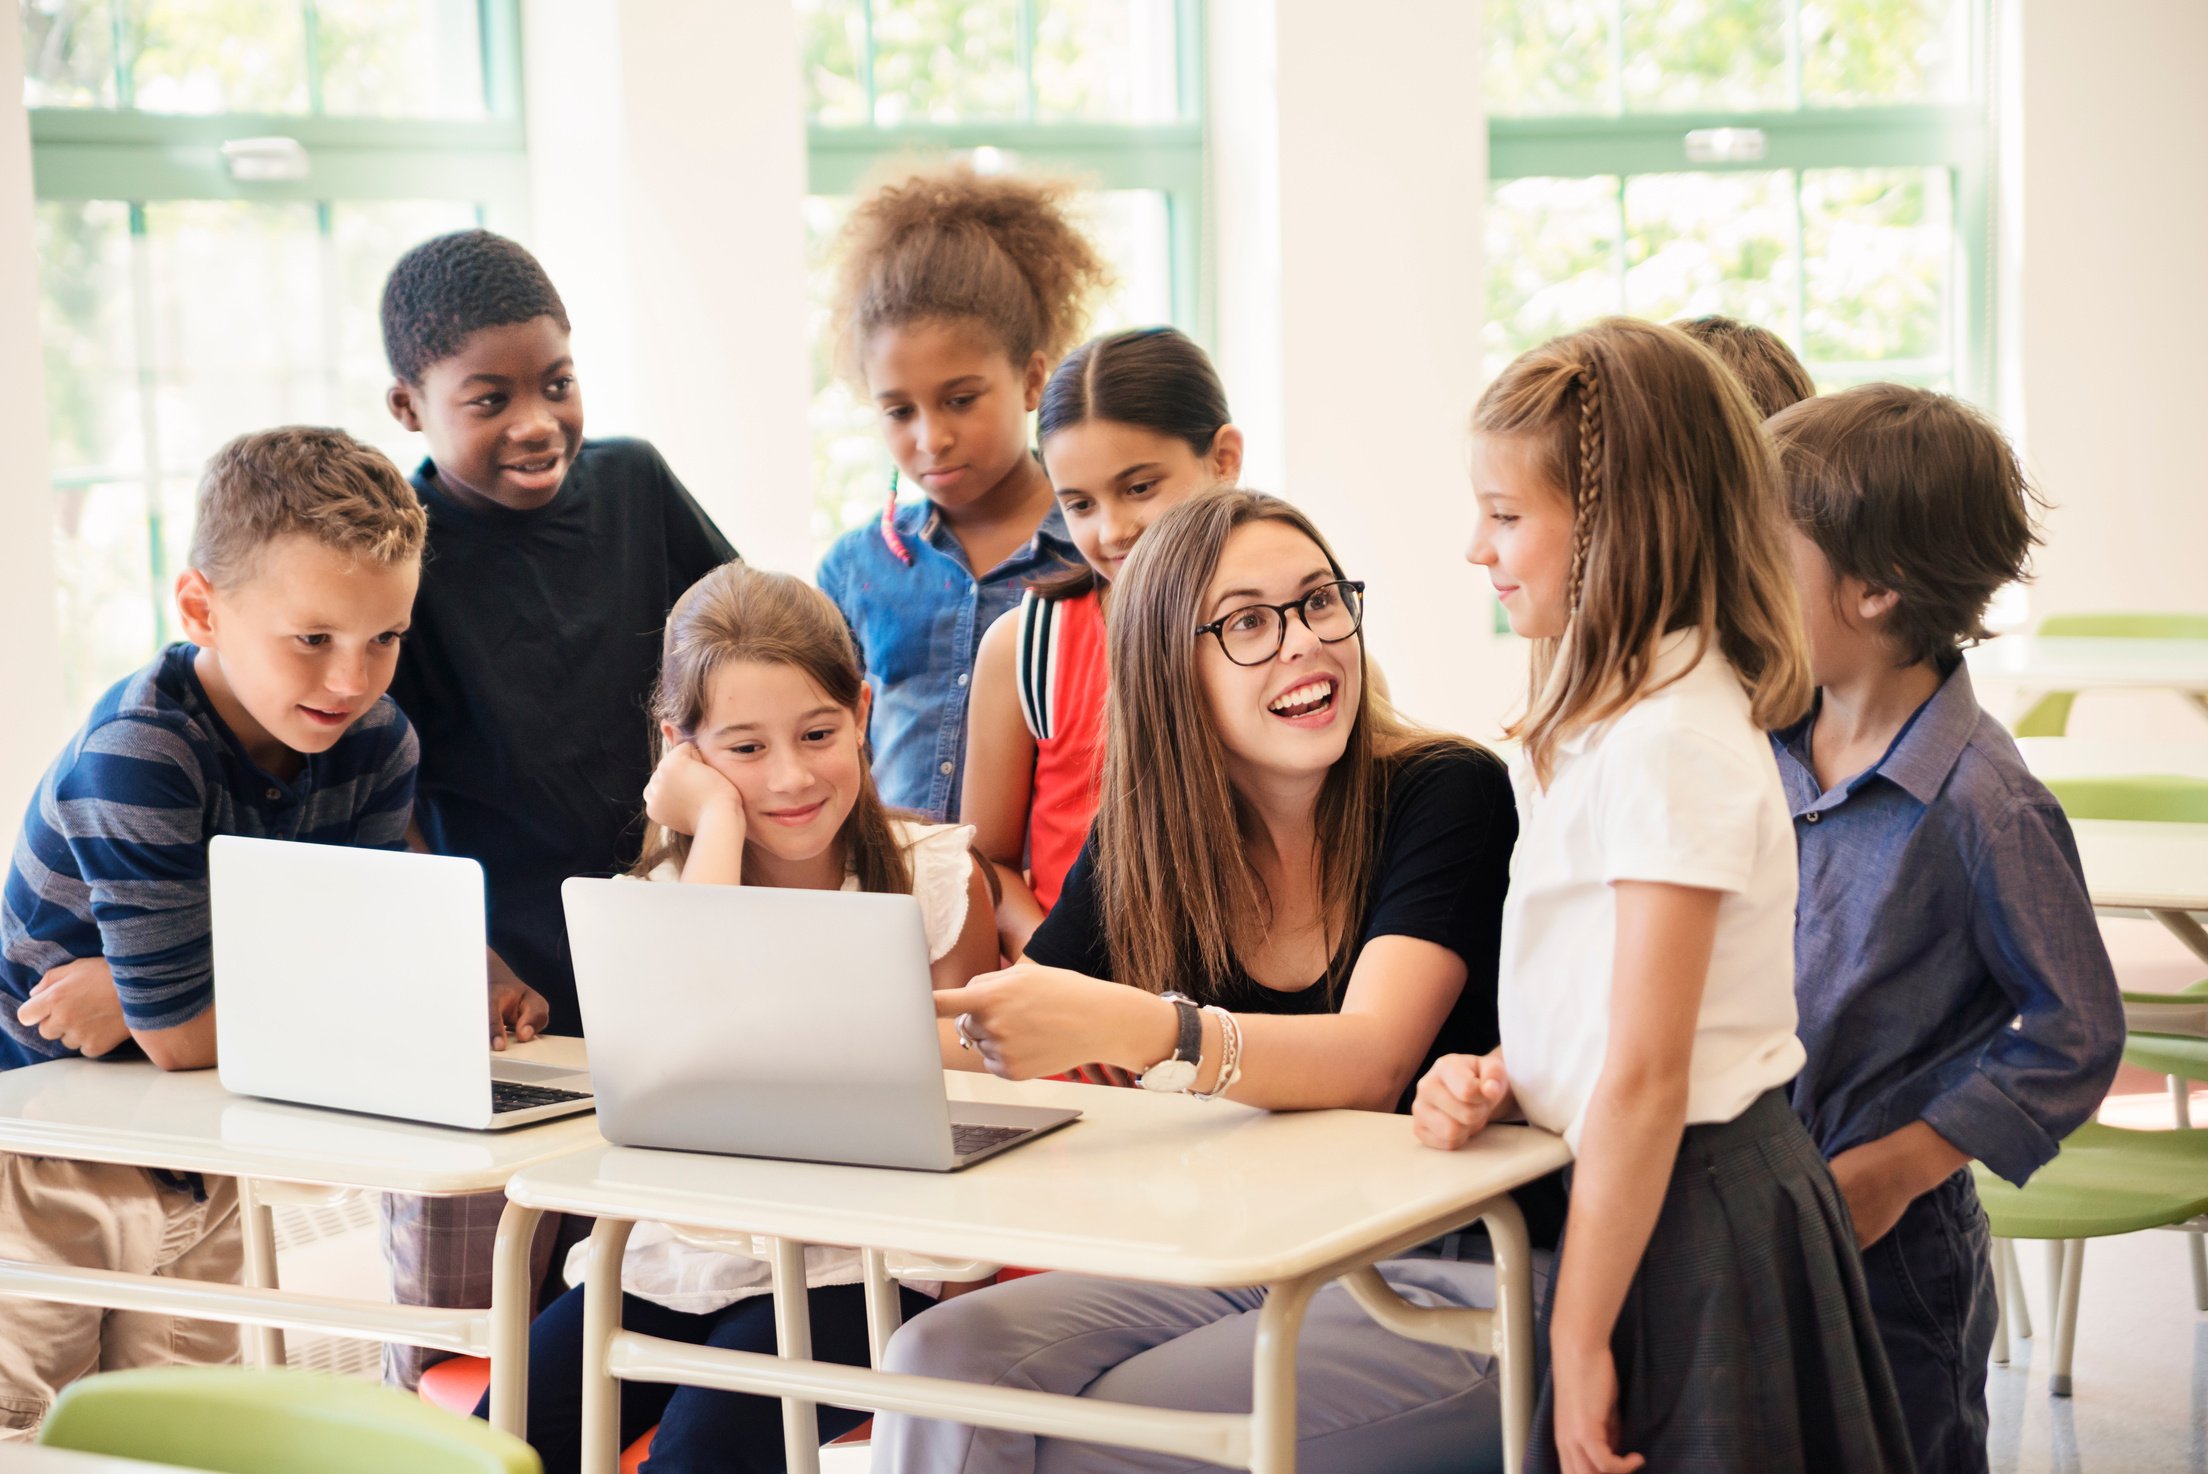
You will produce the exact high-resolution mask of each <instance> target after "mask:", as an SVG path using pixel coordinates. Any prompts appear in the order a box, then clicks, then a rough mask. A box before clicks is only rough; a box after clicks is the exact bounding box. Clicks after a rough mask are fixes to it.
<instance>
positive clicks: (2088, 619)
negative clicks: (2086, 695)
mask: <svg viewBox="0 0 2208 1474" xmlns="http://www.w3.org/2000/svg"><path fill="white" fill-rule="evenodd" d="M2033 633H2035V634H2041V635H2046V636H2049V637H2050V638H2056V639H2066V640H2208V614H2050V615H2048V616H2047V617H2046V618H2045V619H2042V620H2041V621H2040V622H2039V625H2038V627H2037V628H2036V629H2035V630H2034V631H2033ZM2077 699H2078V693H2077V692H2075V691H2050V692H2048V693H2047V694H2046V695H2044V696H2042V697H2040V699H2039V700H2037V701H2035V702H2033V703H2032V705H2031V709H2030V710H2028V711H2026V712H2025V713H2024V715H2023V716H2021V717H2019V718H2017V720H2016V724H2015V726H2014V728H2013V730H2014V731H2015V733H2016V735H2017V736H2019V737H2060V736H2061V735H2062V734H2063V731H2064V729H2065V728H2067V727H2068V726H2069V725H2070V706H2071V703H2073V702H2075V701H2076V700H2077Z"/></svg>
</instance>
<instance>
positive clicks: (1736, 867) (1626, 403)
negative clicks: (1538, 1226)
mask: <svg viewBox="0 0 2208 1474" xmlns="http://www.w3.org/2000/svg"><path fill="white" fill-rule="evenodd" d="M1472 428H1473V435H1474V439H1473V453H1472V477H1473V490H1474V492H1475V494H1476V495H1477V497H1478V500H1479V506H1480V525H1479V530H1478V532H1477V533H1476V534H1475V536H1474V539H1473V543H1472V548H1471V553H1470V557H1471V560H1472V561H1473V562H1475V563H1478V564H1480V565H1482V566H1484V567H1486V568H1487V569H1488V571H1489V575H1490V577H1491V578H1492V579H1493V580H1494V584H1495V589H1496V592H1497V593H1498V594H1499V595H1500V596H1501V598H1502V601H1503V607H1504V608H1505V609H1506V610H1507V611H1508V612H1509V615H1510V622H1511V627H1512V628H1513V629H1515V630H1516V631H1517V632H1518V633H1519V634H1521V635H1524V636H1526V637H1528V638H1530V639H1532V640H1534V641H1535V642H1536V645H1535V651H1534V661H1533V682H1532V698H1531V702H1530V706H1529V709H1528V711H1527V713H1526V715H1525V716H1524V717H1523V718H1521V719H1520V720H1519V722H1518V723H1517V725H1516V727H1515V728H1513V730H1512V735H1513V736H1515V737H1517V738H1519V739H1520V741H1521V742H1522V743H1523V752H1522V754H1521V756H1520V758H1519V761H1518V763H1517V765H1516V767H1515V769H1514V772H1513V775H1512V776H1513V782H1514V785H1515V787H1516V789H1517V796H1518V809H1519V823H1520V838H1519V842H1518V848H1517V852H1516V855H1515V857H1514V858H1513V860H1512V864H1511V881H1510V893H1509V896H1508V898H1507V900H1506V902H1505V905H1504V922H1503V942H1502V977H1501V983H1500V996H1499V1011H1500V1016H1501V1017H1500V1022H1501V1033H1502V1047H1501V1048H1500V1049H1498V1050H1496V1051H1494V1052H1493V1053H1491V1054H1487V1055H1482V1056H1471V1055H1455V1056H1451V1057H1449V1058H1446V1059H1443V1060H1441V1061H1439V1062H1437V1063H1436V1065H1435V1066H1434V1068H1433V1069H1432V1070H1431V1071H1430V1072H1428V1074H1427V1075H1426V1077H1425V1078H1424V1079H1423V1080H1422V1081H1421V1082H1420V1085H1419V1090H1418V1099H1417V1102H1416V1106H1415V1110H1414V1123H1415V1129H1416V1131H1417V1132H1418V1135H1419V1138H1420V1139H1421V1140H1422V1141H1424V1142H1426V1143H1427V1144H1428V1145H1430V1146H1435V1147H1440V1148H1444V1149H1453V1148H1455V1147H1457V1146H1460V1145H1462V1144H1463V1143H1464V1141H1465V1140H1467V1139H1468V1138H1469V1137H1470V1136H1471V1135H1472V1134H1473V1133H1475V1132H1477V1131H1478V1130H1479V1129H1480V1128H1481V1127H1482V1126H1483V1125H1485V1124H1486V1122H1487V1121H1488V1120H1489V1119H1491V1118H1494V1117H1498V1116H1502V1115H1506V1114H1515V1113H1518V1112H1523V1114H1524V1116H1525V1118H1526V1119H1528V1120H1530V1121H1532V1122H1534V1123H1535V1124H1536V1125H1540V1126H1545V1127H1547V1128H1549V1129H1551V1130H1554V1131H1559V1132H1562V1133H1563V1134H1564V1137H1565V1139H1566V1140H1567V1141H1568V1142H1569V1143H1570V1144H1571V1146H1572V1148H1573V1150H1574V1152H1575V1153H1576V1154H1577V1157H1578V1161H1577V1165H1576V1166H1575V1167H1574V1169H1573V1176H1572V1181H1571V1214H1570V1219H1569V1222H1568V1225H1567V1228H1566V1233H1565V1240H1564V1248H1563V1252H1562V1258H1561V1263H1560V1266H1559V1270H1558V1273H1557V1277H1556V1279H1555V1281H1554V1284H1553V1286H1552V1290H1551V1300H1550V1305H1549V1307H1548V1309H1547V1312H1546V1314H1545V1317H1544V1326H1545V1328H1546V1331H1547V1336H1548V1344H1549V1378H1548V1381H1547V1382H1546V1384H1545V1385H1544V1388H1543V1391H1542V1396H1541V1410H1540V1413H1539V1415H1538V1417H1537V1418H1536V1420H1535V1429H1534V1439H1533V1444H1532V1448H1531V1452H1530V1456H1529V1460H1528V1467H1529V1468H1530V1469H1535V1470H1552V1469H1561V1470H1564V1471H1568V1474H1585V1471H1596V1474H1626V1471H1630V1470H1634V1469H1638V1468H1641V1467H1642V1466H1643V1465H1644V1463H1645V1464H1646V1465H1647V1466H1648V1467H1650V1468H1655V1469H1662V1470H1666V1471H1673V1470H1682V1469H1691V1470H1768V1469H1789V1470H1833V1471H1846V1474H1865V1471H1876V1470H1884V1469H1907V1468H1909V1467H1910V1465H1909V1445H1908V1439H1907V1435H1906V1433H1905V1431H1904V1428H1903V1426H1902V1421H1901V1414H1900V1408H1899V1405H1898V1403H1897V1402H1896V1400H1895V1396H1894V1389H1893V1383H1892V1379H1891V1377H1890V1375H1889V1374H1888V1371H1887V1367H1886V1361H1885V1356H1884V1353H1883V1352H1882V1351H1881V1350H1880V1345H1879V1340H1878V1333H1877V1328H1876V1326H1875V1324H1874V1323H1873V1321H1872V1317H1871V1310H1870V1305H1869V1301H1868V1299H1867V1297H1866V1295H1865V1292H1864V1288H1863V1273H1862V1266H1861V1263H1860V1261H1859V1260H1858V1259H1857V1257H1856V1248H1855V1234H1854V1231H1853V1229H1852V1228H1851V1226H1850V1224H1849V1221H1848V1216H1847V1208H1846V1206H1845V1205H1844V1203H1843V1202H1842V1200H1841V1198H1840V1195H1839V1193H1838V1191H1837V1190H1836V1189H1835V1188H1834V1187H1833V1183H1832V1178H1831V1175H1830V1174H1829V1173H1828V1172H1827V1171H1826V1169H1825V1164H1824V1161H1823V1159H1822V1158H1821V1157H1820V1155H1819V1154H1818V1152H1817V1150H1816V1148H1815V1147H1814V1146H1813V1145H1812V1144H1811V1142H1810V1140H1809V1137H1808V1136H1807V1135H1806V1134H1805V1133H1804V1131H1803V1130H1802V1128H1801V1126H1800V1124H1799V1122H1798V1121H1797V1120H1796V1119H1795V1116H1794V1113H1793V1112H1792V1110H1791V1109H1790V1108H1789V1107H1788V1104H1787V1100H1786V1095H1785V1086H1786V1084H1787V1082H1788V1081H1790V1080H1792V1079H1793V1077H1794V1075H1795V1073H1796V1072H1797V1071H1798V1070H1799V1069H1800V1068H1801V1065H1802V1048H1801V1045H1800V1043H1799V1042H1798V1041H1797V1040H1796V1038H1795V1034H1794V1024H1795V1019H1794V994H1793V981H1792V980H1793V976H1794V963H1793V937H1794V890H1795V874H1796V871H1795V861H1794V838H1793V829H1792V822H1791V820H1790V819H1789V817H1788V810H1787V805H1786V800H1785V798H1784V796H1783V794H1782V792H1781V790H1780V786H1779V775H1778V770H1777V767H1776V765H1775V763H1774V761H1773V759H1772V756H1771V748H1770V743H1769V742H1768V740H1767V739H1766V738H1765V737H1764V735H1763V734H1764V731H1765V729H1767V728H1771V727H1776V726H1781V725H1783V724H1785V723H1786V722H1789V721H1792V720H1794V719H1795V718H1797V717H1798V716H1799V715H1800V714H1801V713H1802V711H1803V710H1805V709H1806V708H1807V706H1808V704H1809V699H1810V677H1809V665H1808V660H1807V656H1806V653H1805V650H1804V646H1803V642H1802V635H1801V623H1800V616H1799V614H1798V612H1797V609H1796V603H1795V596H1794V590H1793V585H1792V580H1791V576H1790V573H1789V570H1788V564H1787V555H1786V547H1785V543H1784V541H1783V522H1782V503H1781V500H1780V495H1779V487H1778V482H1777V479H1776V472H1775V468H1774V465H1773V462H1772V455H1771V451H1770V449H1769V447H1768V445H1767V443H1766V441H1765V440H1764V438H1763V435H1762V433H1761V430H1760V429H1759V427H1758V425H1757V419H1756V415H1755V412H1754V410H1753V409H1752V408H1751V407H1750V405H1749V402H1748V399H1747V395H1746V392H1745V391H1744V390H1743V389H1742V388H1741V387H1740V384H1739V382H1738V381H1737V380H1736V379H1735V378H1734V377H1733V375H1732V374H1731V373H1730V372H1729V371H1727V370H1726V369H1725V368H1724V367H1722V366H1721V365H1720V364H1719V363H1718V361H1717V360H1716V359H1714V358H1712V357H1711V356H1710V354H1709V353H1708V352H1707V351H1706V350H1705V349H1703V348H1701V347H1700V346H1699V345H1697V344H1695V343H1694V342H1692V341H1691V340H1690V339H1688V338H1687V337H1686V336H1684V335H1683V334H1681V333H1679V332H1677V331H1675V330H1674V329H1671V328H1666V327H1660V326H1657V325H1656V324H1653V323H1646V322H1638V321H1632V320H1627V319H1622V318H1621V319H1611V320H1608V321H1605V322H1602V323H1598V324H1597V325H1595V326H1594V327H1592V328H1588V329H1586V330H1584V331H1582V332H1578V333H1574V334H1572V335H1570V336H1568V337H1563V338H1558V339H1556V340H1555V341H1553V342H1551V343H1548V344H1546V345H1545V346H1543V347H1541V348H1537V349H1535V350H1534V351H1532V352H1530V353H1527V354H1525V355H1524V356H1522V357H1520V358H1519V359H1518V360H1517V361H1516V362H1515V363H1513V364H1512V365H1511V366H1510V367H1509V368H1508V369H1507V370H1505V371H1504V373H1503V375H1502V376H1501V377H1500V378H1499V379H1497V380H1496V381H1495V382H1494V383H1493V384H1492V385H1490V386H1489V388H1488V390H1487V392H1486V393H1485V394H1484V395H1483V396H1481V399H1480V403H1479V406H1478V408H1477V409H1476V410H1475V411H1474V413H1473V427H1472ZM1506 1058H1507V1060H1508V1066H1507V1068H1506V1066H1505V1063H1504V1062H1505V1059H1506Z"/></svg>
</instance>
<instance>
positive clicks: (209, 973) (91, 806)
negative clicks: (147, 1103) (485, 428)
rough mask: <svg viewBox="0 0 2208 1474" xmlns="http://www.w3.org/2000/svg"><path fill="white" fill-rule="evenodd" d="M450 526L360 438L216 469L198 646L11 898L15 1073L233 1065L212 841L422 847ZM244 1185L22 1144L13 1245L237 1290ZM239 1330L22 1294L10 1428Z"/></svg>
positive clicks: (3, 1375)
mask: <svg viewBox="0 0 2208 1474" xmlns="http://www.w3.org/2000/svg"><path fill="white" fill-rule="evenodd" d="M426 530H427V519H426V517H425V515H424V513H423V511H422V505H421V502H420V500H419V498H417V497H416V496H415V494H414V490H413V488H412V487H411V486H409V485H408V484H407V481H406V478H405V477H404V476H402V475H401V474H400V473H399V470H398V468H397V467H395V466H393V465H392V464H391V462H390V461H389V460H388V459H386V458H385V457H384V456H383V455H381V454H380V453H378V452H377V451H375V450H373V449H371V448H370V447H368V446H366V445H363V444H361V443H360V442H358V441H356V440H354V439H353V438H352V437H351V436H349V435H346V434H345V433H343V432H342V431H338V430H319V429H299V428H293V429H281V430H270V431H265V432H262V433H260V434H254V435H245V436H240V437H239V438H238V439H236V440H233V441H231V442H230V443H229V444H228V445H226V446H224V447H223V448H222V449H221V450H220V451H218V452H217V453H216V455H215V457H214V459H213V460H212V461H210V462H209V463H208V467H207V473H206V476H205V478H204V479H203V480H202V481H201V483H200V487H199V507H198V520H197V524H196V528H195V531H194V533H193V537H192V548H191V558H190V563H191V566H190V567H189V568H188V569H186V570H185V572H184V573H183V574H182V575H181V576H179V578H178V579H177V583H176V603H177V611H178V614H179V616H180V618H181V621H182V624H183V627H184V630H185V633H186V634H187V635H188V636H189V637H190V641H189V643H183V644H176V645H172V646H170V647H169V648H168V649H166V650H164V651H162V652H161V653H160V655H158V656H157V657H155V659H154V661H153V663H152V664H150V665H148V666H147V667H146V668H145V669H143V670H141V671H139V672H138V673H137V674H135V675H132V676H129V677H126V678H125V679H124V680H122V681H120V682H118V683H117V684H116V685H115V686H114V687H112V688H111V689H110V690H109V691H108V692H107V694H106V695H104V696H102V697H101V698H100V700H99V702H98V703H97V704H96V705H95V706H94V707H93V709H92V714H91V716H90V717H89V718H87V719H86V721H85V724H84V726H83V728H82V729H81V730H80V731H79V732H78V733H77V735H76V736H75V737H73V738H71V739H70V741H69V744H68V745H67V746H66V747H64V748H63V749H62V752H61V755H60V756H59V757H58V758H56V759H55V760H54V763H53V766H52V767H50V768H48V769H47V771H46V776H45V778H44V779H43V780H42V781H41V782H40V784H39V787H38V792H37V794H36V795H35V796H34V797H33V798H32V800H31V804H30V808H29V811H28V812H27V813H26V814H25V815H24V818H23V828H22V832H21V833H20V835H19V836H18V837H17V839H16V844H15V852H14V858H13V861H12V863H11V864H10V865H9V867H8V877H7V884H6V889H5V891H4V892H0V1069H15V1068H18V1067H20V1066H25V1065H34V1064H38V1063H40V1062H42V1061H46V1060H52V1059H60V1058H65V1057H68V1056H72V1055H82V1056H86V1057H94V1058H97V1057H105V1056H110V1055H115V1056H123V1055H128V1056H131V1057H137V1056H138V1055H140V1054H142V1055H143V1056H144V1057H145V1058H147V1059H150V1060H152V1061H153V1062H154V1063H155V1064H157V1065H159V1066H161V1067H162V1068H163V1069H170V1070H176V1069H199V1068H204V1067H206V1066H208V1065H211V1064H213V1063H214V1062H215V1012H214V979H213V954H212V948H211V935H210V929H209V920H208V895H207V842H208V841H209V840H210V839H211V838H213V837H214V836H215V835H217V834H241V835H250V836H254V837H257V838H265V839H287V840H310V841H314V842H317V843H326V844H349V845H368V846H375V847H377V848H383V849H397V848H400V847H401V846H402V845H403V844H404V841H405V836H406V822H407V815H408V813H409V812H410V810H411V809H412V806H413V801H414V768H415V762H416V756H417V750H416V745H415V740H414V733H413V730H412V729H411V728H410V727H409V726H408V725H407V721H406V718H405V717H404V716H403V715H401V714H400V712H399V709H398V707H397V706H395V705H394V704H393V703H392V701H391V699H390V698H389V697H388V696H386V695H385V694H384V691H385V688H386V687H388V686H389V685H390V683H391V672H392V669H393V668H394V667H395V666H396V664H397V662H398V655H399V641H400V638H401V636H402V635H404V633H405V632H406V627H407V622H408V619H409V618H410V612H411V610H412V607H413V603H414V590H415V586H416V583H417V582H418V580H419V578H420V573H421V553H422V544H423V540H424V537H425V534H426ZM242 1255H243V1243H242V1239H241V1237H240V1233H239V1226H238V1202H237V1185H236V1183H235V1182H233V1181H230V1180H227V1179H214V1180H210V1181H202V1180H200V1179H199V1178H198V1177H197V1176H196V1175H178V1174H174V1173H167V1172H157V1171H153V1170H150V1169H147V1168H143V1167H124V1166H114V1165H108V1164H103V1163H93V1162H72V1161H60V1160H55V1159H52V1158H44V1157H27V1156H20V1155H14V1154H7V1153H0V1258H7V1259H21V1260H33V1261H44V1262H48V1263H63V1264H74V1265H80V1266H85V1267H92V1268H102V1269H114V1270H123V1271H128V1272H132V1273H138V1274H149V1273H160V1274H170V1275H175V1276H177V1277H179V1278H185V1279H216V1280H234V1279H236V1278H237V1275H238V1268H239V1264H240V1261H241V1258H242ZM236 1354H237V1333H236V1331H235V1330H234V1329H233V1328H232V1327H230V1326H217V1325H213V1324H210V1323H206V1322H198V1321H183V1320H177V1319H174V1318H172V1317H168V1316H160V1315H152V1314H144V1313H138V1312H108V1311H103V1310H101V1309H98V1308H96V1307H87V1306H75V1305H52V1304H46V1303H44V1302H39V1301H16V1302H14V1303H13V1304H11V1306H10V1307H9V1311H8V1316H7V1321H6V1328H5V1330H4V1331H0V1439H4V1438H8V1437H26V1436H29V1435H30V1434H31V1433H33V1432H35V1431H36V1429H37V1426H38V1424H39V1422H40V1421H41V1420H42V1419H43V1418H44V1416H45V1412H46V1409H47V1407H48V1406H49V1405H50V1404H51V1403H52V1401H53V1398H54V1396H55V1395H56V1393H58V1392H59V1390H60V1389H61V1387H62V1386H64V1385H65V1384H67V1383H68V1382H70V1381H71V1380H73V1379H75V1378H77V1377H79V1376H82V1375H84V1374H86V1373H88V1372H95V1371H102V1370H113V1369H115V1368H118V1367H125V1366H135V1365H146V1364H153V1363H160V1362H168V1361H228V1360H231V1359H234V1358H235V1356H236Z"/></svg>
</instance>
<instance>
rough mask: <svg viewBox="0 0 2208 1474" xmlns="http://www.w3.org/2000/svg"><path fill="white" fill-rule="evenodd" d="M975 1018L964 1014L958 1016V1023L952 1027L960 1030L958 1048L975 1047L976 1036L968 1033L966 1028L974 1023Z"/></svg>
mask: <svg viewBox="0 0 2208 1474" xmlns="http://www.w3.org/2000/svg"><path fill="white" fill-rule="evenodd" d="M973 1017H974V1016H973V1015H972V1014H970V1013H962V1014H960V1015H959V1016H958V1021H957V1022H956V1023H955V1024H954V1025H952V1027H953V1028H955V1029H957V1030H958V1047H959V1048H961V1049H971V1048H973V1047H974V1036H973V1035H971V1034H969V1033H967V1032H966V1026H967V1024H968V1023H969V1022H971V1021H972V1019H973Z"/></svg>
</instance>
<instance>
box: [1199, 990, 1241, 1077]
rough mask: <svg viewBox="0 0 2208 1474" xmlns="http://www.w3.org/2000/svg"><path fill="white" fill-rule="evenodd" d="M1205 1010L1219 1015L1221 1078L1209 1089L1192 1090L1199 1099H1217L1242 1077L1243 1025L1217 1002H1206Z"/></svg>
mask: <svg viewBox="0 0 2208 1474" xmlns="http://www.w3.org/2000/svg"><path fill="white" fill-rule="evenodd" d="M1204 1012H1206V1013H1216V1014H1217V1015H1219V1044H1220V1056H1219V1080H1218V1083H1217V1084H1215V1085H1213V1086H1212V1087H1211V1089H1210V1090H1208V1091H1191V1092H1190V1094H1192V1095H1194V1096H1195V1097H1196V1098H1197V1099H1198V1100H1217V1099H1219V1098H1220V1097H1221V1096H1223V1095H1225V1094H1226V1093H1227V1091H1228V1090H1229V1089H1231V1088H1232V1087H1233V1085H1234V1082H1235V1081H1237V1080H1239V1079H1241V1078H1242V1026H1241V1025H1240V1024H1238V1023H1236V1022H1235V1020H1234V1015H1233V1014H1231V1013H1229V1012H1227V1011H1226V1010H1225V1009H1223V1008H1221V1007H1219V1006H1218V1005H1217V1004H1206V1005H1205V1006H1204Z"/></svg>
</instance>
